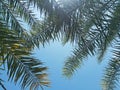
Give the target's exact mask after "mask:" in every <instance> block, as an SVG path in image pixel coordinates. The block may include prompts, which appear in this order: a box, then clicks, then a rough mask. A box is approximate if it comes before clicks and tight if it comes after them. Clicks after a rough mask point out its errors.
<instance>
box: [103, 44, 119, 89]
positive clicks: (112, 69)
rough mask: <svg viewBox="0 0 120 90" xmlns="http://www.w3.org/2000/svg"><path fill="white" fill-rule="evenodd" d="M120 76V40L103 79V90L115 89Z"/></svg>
mask: <svg viewBox="0 0 120 90" xmlns="http://www.w3.org/2000/svg"><path fill="white" fill-rule="evenodd" d="M119 77H120V42H117V43H116V45H115V48H114V52H113V57H112V59H111V60H110V61H109V64H108V66H107V67H106V70H105V75H104V78H103V80H102V88H103V90H114V89H115V88H116V86H117V85H118V83H119Z"/></svg>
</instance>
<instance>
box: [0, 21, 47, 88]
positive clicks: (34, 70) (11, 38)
mask: <svg viewBox="0 0 120 90" xmlns="http://www.w3.org/2000/svg"><path fill="white" fill-rule="evenodd" d="M1 21H2V20H1ZM5 25H6V24H4V23H3V22H0V59H1V63H2V64H5V65H6V63H7V68H8V69H7V70H8V73H7V74H8V76H9V80H10V79H11V80H13V81H14V82H15V83H17V82H19V83H20V84H21V86H22V88H23V89H24V88H26V87H30V89H31V90H36V89H37V88H38V87H41V88H42V86H43V85H44V86H48V85H49V81H48V79H47V74H46V72H45V71H46V69H47V68H46V67H43V66H42V62H40V61H39V60H38V59H35V58H33V57H31V56H30V55H31V53H30V50H31V49H29V48H28V47H25V46H24V44H25V40H24V39H22V37H18V35H17V33H16V32H13V31H12V30H8V28H7V27H5ZM1 85H2V84H1ZM42 89H43V88H42Z"/></svg>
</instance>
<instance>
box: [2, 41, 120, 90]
mask: <svg viewBox="0 0 120 90" xmlns="http://www.w3.org/2000/svg"><path fill="white" fill-rule="evenodd" d="M72 48H73V47H72V46H71V45H70V44H66V45H65V46H63V45H62V44H61V43H60V42H57V41H56V42H54V43H53V42H51V43H50V44H47V45H46V46H45V48H43V47H41V48H40V49H36V50H35V51H34V56H35V57H37V58H38V59H40V60H42V62H44V65H46V66H48V68H49V69H48V74H49V79H50V80H51V87H48V88H45V90H101V86H100V83H101V79H102V76H103V71H104V67H105V66H106V65H107V63H106V62H107V60H104V61H103V62H102V63H101V64H98V62H97V60H96V58H95V57H88V58H87V59H86V61H85V62H84V64H83V66H82V67H81V68H80V69H78V71H77V72H76V73H75V75H74V76H73V77H72V78H71V79H67V78H65V77H64V76H63V75H62V67H63V64H64V61H65V59H66V58H67V57H68V56H70V54H72ZM107 56H108V55H106V58H108V57H107ZM106 58H105V59H106ZM2 78H3V79H4V80H6V79H7V77H6V76H5V75H3V76H2ZM5 84H6V87H7V90H21V89H20V86H19V85H18V84H17V85H16V86H15V85H14V84H13V82H5ZM0 90H2V89H0ZM26 90H27V89H26ZM116 90H119V89H116Z"/></svg>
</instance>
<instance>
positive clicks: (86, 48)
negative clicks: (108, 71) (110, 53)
mask: <svg viewBox="0 0 120 90" xmlns="http://www.w3.org/2000/svg"><path fill="white" fill-rule="evenodd" d="M98 1H99V0H98ZM89 2H90V3H88V1H87V2H86V4H88V5H86V7H87V8H86V10H85V11H81V13H80V12H79V13H80V14H78V17H79V16H80V15H82V14H83V15H84V17H85V18H84V17H83V18H81V17H79V18H77V20H80V19H81V20H83V21H84V24H85V26H84V25H81V26H76V27H77V28H80V27H81V29H77V30H79V32H80V33H79V32H77V33H76V34H72V35H71V37H72V38H73V37H74V36H75V35H76V36H77V35H78V38H77V40H78V41H77V43H78V48H77V49H75V50H74V51H73V55H71V57H69V58H68V60H67V61H66V62H65V65H64V68H63V73H64V75H66V76H71V75H72V74H73V73H74V71H75V70H76V69H77V68H78V67H79V66H81V64H82V63H83V60H84V58H85V57H87V56H88V55H95V53H98V54H99V55H98V59H99V61H101V58H102V57H103V56H104V53H105V51H106V50H107V48H108V47H109V46H110V44H112V41H113V40H115V38H116V37H117V35H118V33H119V24H120V22H119V19H118V18H120V13H119V12H118V11H119V5H120V2H118V1H116V0H109V1H107V2H100V1H99V2H97V1H94V2H93V1H89ZM88 7H89V8H88ZM111 7H112V8H111ZM80 10H82V9H80ZM83 21H82V22H83ZM79 22H80V21H79ZM75 25H76V24H75ZM73 30H76V29H73ZM71 32H72V31H71ZM74 33H75V31H74ZM68 35H69V34H68ZM71 40H72V39H71ZM73 40H75V38H73Z"/></svg>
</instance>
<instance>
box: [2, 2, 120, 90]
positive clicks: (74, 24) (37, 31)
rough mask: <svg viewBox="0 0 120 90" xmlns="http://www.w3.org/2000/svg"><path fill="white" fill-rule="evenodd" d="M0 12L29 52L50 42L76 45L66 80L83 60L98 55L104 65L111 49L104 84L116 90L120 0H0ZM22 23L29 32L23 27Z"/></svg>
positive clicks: (119, 58) (67, 64)
mask: <svg viewBox="0 0 120 90" xmlns="http://www.w3.org/2000/svg"><path fill="white" fill-rule="evenodd" d="M33 8H36V9H37V10H38V11H39V13H40V16H41V18H40V20H38V19H36V18H35V15H34V12H32V11H33ZM0 9H1V10H0V11H1V12H0V13H1V14H0V16H1V17H2V19H3V20H4V21H5V23H6V24H7V27H8V29H11V30H14V31H15V33H16V34H17V37H20V38H22V39H23V45H24V47H27V48H28V49H29V50H31V49H32V48H34V47H35V46H37V47H39V45H40V44H42V45H44V44H45V43H46V42H49V40H51V39H53V40H55V39H62V41H63V44H65V43H67V42H71V43H74V44H75V46H76V48H75V49H74V51H73V54H72V55H71V57H69V58H68V59H67V60H66V62H65V65H64V67H63V73H64V75H65V76H67V77H71V76H72V75H73V73H74V72H75V70H76V69H77V68H79V67H80V66H81V64H82V63H83V62H84V58H86V57H88V56H89V55H96V53H97V54H99V55H98V61H99V62H101V61H102V57H103V56H104V54H105V53H106V51H107V49H108V48H109V47H112V50H113V56H112V57H111V60H110V61H109V66H107V68H106V71H105V76H104V78H103V84H102V85H103V90H113V89H114V88H115V86H116V83H117V82H118V79H119V74H120V70H119V69H120V20H119V18H120V1H119V0H19V1H18V0H0ZM21 21H22V22H24V23H26V24H27V25H28V26H29V30H27V31H26V30H25V28H23V25H22V24H23V23H21ZM5 55H6V54H5ZM6 56H7V55H6ZM10 75H11V74H10ZM13 78H14V77H13Z"/></svg>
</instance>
